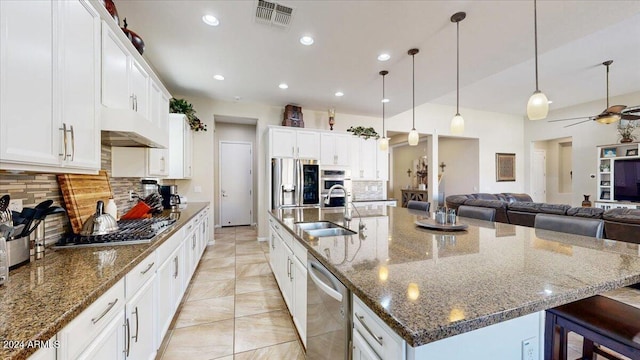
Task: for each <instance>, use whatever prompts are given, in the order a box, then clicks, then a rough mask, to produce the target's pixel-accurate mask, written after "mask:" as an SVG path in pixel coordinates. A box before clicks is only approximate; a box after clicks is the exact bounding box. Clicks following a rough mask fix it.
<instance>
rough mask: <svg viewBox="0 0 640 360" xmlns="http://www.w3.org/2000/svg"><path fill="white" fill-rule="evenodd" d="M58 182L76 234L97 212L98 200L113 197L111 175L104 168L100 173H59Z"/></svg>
mask: <svg viewBox="0 0 640 360" xmlns="http://www.w3.org/2000/svg"><path fill="white" fill-rule="evenodd" d="M58 184H59V185H60V192H61V193H62V197H63V198H64V207H65V208H66V209H67V212H68V215H69V221H70V222H71V228H72V229H73V232H74V233H75V234H79V233H80V231H82V225H83V224H84V223H85V222H86V221H87V219H88V218H89V217H91V216H93V214H94V213H95V209H96V201H98V200H102V201H107V200H109V198H111V197H113V192H112V191H111V185H110V184H109V177H108V176H107V172H106V171H104V170H101V171H100V172H99V173H98V175H80V174H61V175H58Z"/></svg>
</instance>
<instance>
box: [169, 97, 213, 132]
mask: <svg viewBox="0 0 640 360" xmlns="http://www.w3.org/2000/svg"><path fill="white" fill-rule="evenodd" d="M169 111H170V112H171V113H172V114H184V115H185V116H186V117H187V120H188V121H189V126H190V127H191V130H193V131H207V125H205V124H204V123H203V122H202V121H200V119H198V117H197V116H196V111H195V110H194V109H193V105H191V103H189V102H188V101H187V100H185V99H176V98H171V100H170V101H169Z"/></svg>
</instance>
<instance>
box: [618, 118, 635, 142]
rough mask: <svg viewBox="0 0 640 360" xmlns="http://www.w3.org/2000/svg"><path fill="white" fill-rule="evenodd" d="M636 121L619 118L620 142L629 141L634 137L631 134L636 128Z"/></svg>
mask: <svg viewBox="0 0 640 360" xmlns="http://www.w3.org/2000/svg"><path fill="white" fill-rule="evenodd" d="M638 126H639V125H638V124H637V121H630V120H621V121H620V123H619V124H618V134H619V135H620V142H621V143H630V142H633V141H634V140H635V139H636V136H635V135H634V134H633V132H634V131H635V129H637V128H638Z"/></svg>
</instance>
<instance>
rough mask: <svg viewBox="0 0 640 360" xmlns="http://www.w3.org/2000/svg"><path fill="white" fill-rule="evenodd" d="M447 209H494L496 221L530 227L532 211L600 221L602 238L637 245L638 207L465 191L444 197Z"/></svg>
mask: <svg viewBox="0 0 640 360" xmlns="http://www.w3.org/2000/svg"><path fill="white" fill-rule="evenodd" d="M446 204H447V207H448V208H453V209H456V210H457V209H458V207H459V206H460V205H466V206H481V207H488V208H494V209H496V221H497V222H502V223H507V224H515V225H522V226H529V227H533V225H534V223H535V218H536V214H555V215H564V216H577V217H584V218H591V219H603V220H604V237H605V238H606V239H612V240H620V241H626V242H631V243H637V244H640V209H610V210H607V211H604V210H602V209H600V208H592V207H588V208H586V207H571V206H570V205H563V204H547V203H536V202H533V200H532V199H531V196H529V195H528V194H516V193H501V194H486V193H479V194H466V195H451V196H447V198H446Z"/></svg>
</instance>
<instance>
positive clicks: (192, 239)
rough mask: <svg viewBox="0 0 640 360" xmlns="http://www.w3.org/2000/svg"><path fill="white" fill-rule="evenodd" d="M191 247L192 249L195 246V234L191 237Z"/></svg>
mask: <svg viewBox="0 0 640 360" xmlns="http://www.w3.org/2000/svg"><path fill="white" fill-rule="evenodd" d="M191 248H192V249H195V248H196V236H195V235H194V236H193V237H192V238H191Z"/></svg>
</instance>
